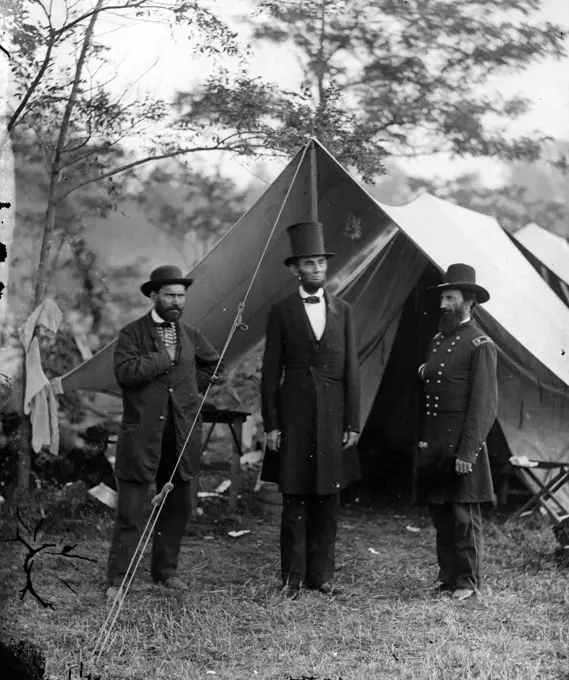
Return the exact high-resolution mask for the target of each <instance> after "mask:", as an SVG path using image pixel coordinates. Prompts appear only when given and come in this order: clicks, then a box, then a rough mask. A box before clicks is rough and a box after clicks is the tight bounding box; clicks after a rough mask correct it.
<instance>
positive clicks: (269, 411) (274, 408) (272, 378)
mask: <svg viewBox="0 0 569 680" xmlns="http://www.w3.org/2000/svg"><path fill="white" fill-rule="evenodd" d="M283 342H284V339H283V329H282V323H281V315H280V311H279V308H278V307H273V308H272V309H271V311H270V313H269V321H268V323H267V333H266V339H265V353H264V355H263V370H262V375H261V411H262V415H263V426H264V428H265V432H270V431H271V430H280V429H281V425H280V418H279V392H280V386H281V377H282V372H283Z"/></svg>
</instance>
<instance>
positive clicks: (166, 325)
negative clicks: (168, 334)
mask: <svg viewBox="0 0 569 680" xmlns="http://www.w3.org/2000/svg"><path fill="white" fill-rule="evenodd" d="M156 326H157V327H158V328H172V322H171V321H163V322H162V323H157V324H156Z"/></svg>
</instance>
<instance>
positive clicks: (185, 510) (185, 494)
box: [107, 421, 191, 586]
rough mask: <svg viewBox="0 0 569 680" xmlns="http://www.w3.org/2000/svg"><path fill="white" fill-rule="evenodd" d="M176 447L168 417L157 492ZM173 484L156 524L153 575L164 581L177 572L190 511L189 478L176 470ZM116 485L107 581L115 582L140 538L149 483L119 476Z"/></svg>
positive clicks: (171, 465)
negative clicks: (182, 477) (116, 498)
mask: <svg viewBox="0 0 569 680" xmlns="http://www.w3.org/2000/svg"><path fill="white" fill-rule="evenodd" d="M175 451H176V447H175V435H174V427H173V422H171V421H169V422H167V424H166V427H165V428H164V436H163V438H162V455H161V459H160V465H159V467H158V472H157V474H156V492H157V493H158V492H159V491H160V490H161V489H162V487H163V486H164V484H165V483H166V482H167V481H169V479H170V475H171V474H172V470H173V469H174V464H175V461H176V457H175ZM172 484H173V485H174V488H173V489H172V490H171V491H170V492H169V493H168V495H167V496H166V500H165V502H164V505H163V506H162V510H161V511H160V515H159V516H158V520H157V522H156V525H155V527H154V536H153V541H152V555H151V562H150V575H151V577H152V578H153V579H154V580H155V581H165V580H166V579H167V578H170V577H171V576H175V575H176V573H177V569H178V556H179V554H180V546H181V543H182V537H183V535H184V530H185V528H186V525H187V523H188V520H189V518H190V513H191V503H190V482H189V481H188V482H185V481H183V480H181V479H180V477H179V475H178V473H177V472H176V474H175V475H174V478H173V480H172ZM117 486H118V500H117V512H116V517H115V525H114V529H113V536H112V539H111V547H110V550H109V559H108V564H107V583H108V585H116V586H118V585H120V584H121V583H122V580H123V577H124V575H125V574H126V571H127V569H128V565H129V564H130V561H131V560H132V557H133V555H134V552H135V550H136V546H137V545H138V541H139V540H140V536H141V533H142V529H143V512H144V503H145V500H146V498H147V496H148V491H149V488H150V484H149V483H140V482H129V481H125V480H122V479H119V480H117Z"/></svg>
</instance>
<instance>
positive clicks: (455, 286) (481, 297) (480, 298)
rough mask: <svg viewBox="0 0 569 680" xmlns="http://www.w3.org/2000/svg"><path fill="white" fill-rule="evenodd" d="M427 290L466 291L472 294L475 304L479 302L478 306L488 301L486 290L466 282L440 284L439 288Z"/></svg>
mask: <svg viewBox="0 0 569 680" xmlns="http://www.w3.org/2000/svg"><path fill="white" fill-rule="evenodd" d="M429 290H438V291H442V290H466V291H468V292H469V293H474V294H475V295H476V302H479V303H480V304H484V303H485V302H488V300H489V299H490V293H489V292H488V291H487V290H486V288H484V287H482V286H479V285H478V284H477V283H469V282H466V281H465V282H464V283H462V282H460V281H458V282H456V283H441V284H440V285H439V286H433V287H432V288H429Z"/></svg>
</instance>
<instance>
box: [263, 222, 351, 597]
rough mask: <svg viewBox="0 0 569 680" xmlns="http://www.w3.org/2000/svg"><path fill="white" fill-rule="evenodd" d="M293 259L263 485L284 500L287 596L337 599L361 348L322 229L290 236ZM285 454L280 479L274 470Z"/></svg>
mask: <svg viewBox="0 0 569 680" xmlns="http://www.w3.org/2000/svg"><path fill="white" fill-rule="evenodd" d="M288 234H289V238H290V241H291V246H292V256H291V257H289V258H287V259H286V260H285V264H286V265H287V266H289V267H290V269H291V271H292V273H293V274H294V275H295V276H296V277H297V278H298V281H299V287H298V289H297V290H296V291H295V292H294V293H292V294H291V295H289V296H288V297H287V298H285V299H284V300H281V301H280V302H278V303H277V304H276V305H274V306H273V308H272V309H271V312H270V315H269V321H268V325H267V336H266V345H265V354H264V359H263V376H262V385H261V393H262V409H263V423H264V428H265V431H266V432H267V448H268V449H269V450H268V452H267V454H266V455H265V460H264V464H263V472H262V477H261V478H262V479H263V480H264V481H269V482H278V483H279V487H280V490H281V492H282V494H283V513H282V522H281V575H282V580H283V585H284V586H285V588H284V593H285V595H286V597H288V598H291V599H296V598H297V597H298V595H299V593H300V590H301V588H302V587H306V588H308V589H311V590H315V591H319V592H321V593H324V594H328V595H333V594H335V593H338V592H339V588H338V587H337V586H335V585H333V583H332V579H333V575H334V549H335V540H336V531H337V525H338V510H339V505H340V498H339V494H340V490H341V489H342V488H343V487H344V486H346V484H347V483H349V482H350V481H352V480H353V479H354V477H356V476H358V473H359V469H357V468H358V459H357V452H356V449H355V444H356V442H357V438H358V431H359V425H360V410H359V399H360V386H359V366H358V357H357V347H356V342H355V337H354V327H353V322H352V312H351V307H350V305H349V304H348V303H347V302H345V301H344V300H341V299H340V298H338V297H336V296H335V295H331V294H330V293H327V292H325V291H324V284H325V282H326V269H327V259H328V258H329V257H331V256H332V253H327V252H326V251H325V248H324V240H323V234H322V225H321V224H320V223H318V222H305V223H300V224H294V225H292V226H291V227H289V229H288ZM277 449H279V454H278V456H277V457H278V464H277V465H275V466H274V467H275V468H276V473H275V474H272V473H270V472H269V470H268V466H267V460H268V456H270V454H271V452H274V451H275V450H277Z"/></svg>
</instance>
